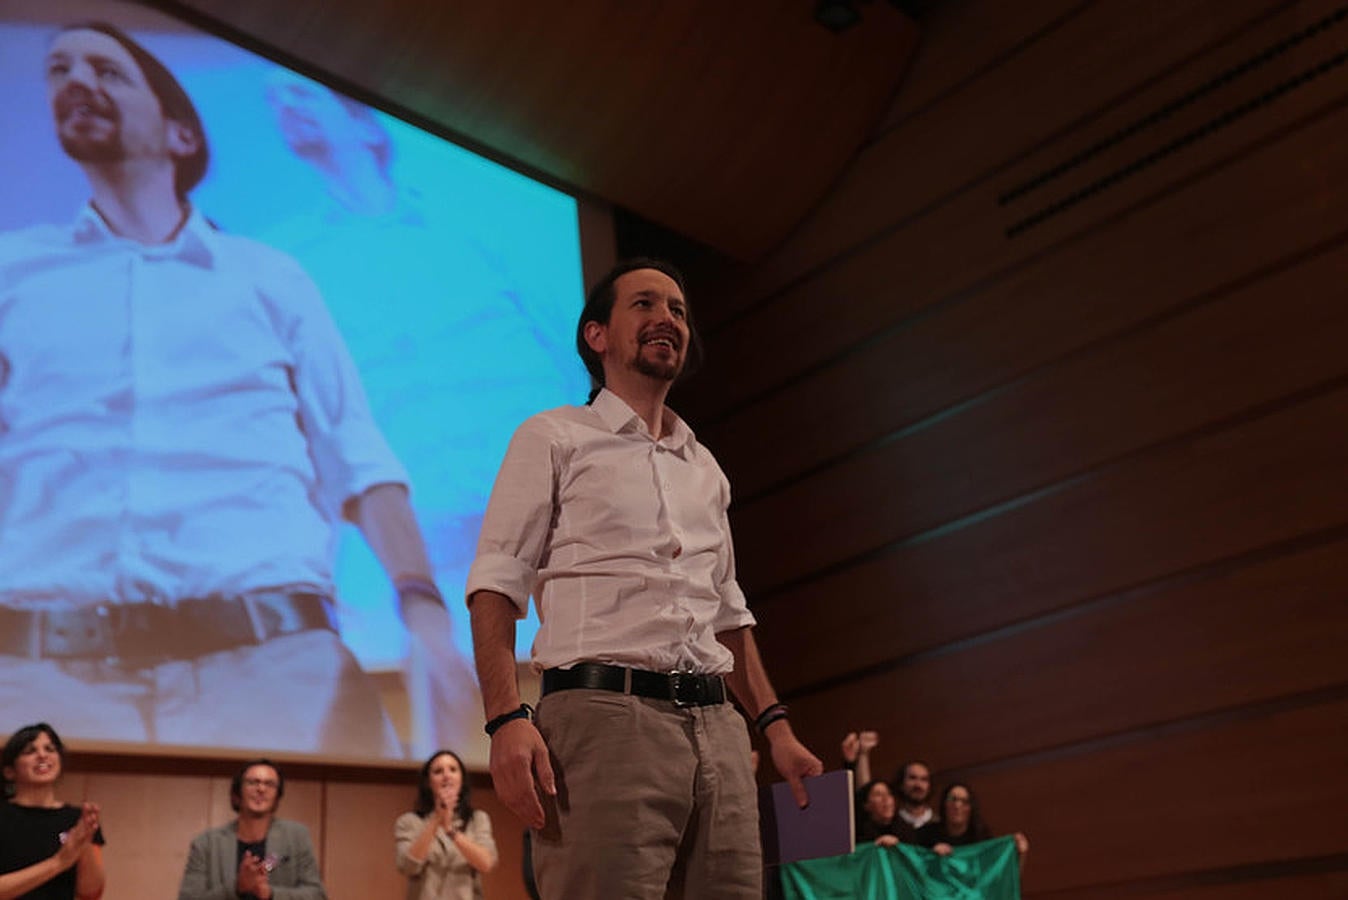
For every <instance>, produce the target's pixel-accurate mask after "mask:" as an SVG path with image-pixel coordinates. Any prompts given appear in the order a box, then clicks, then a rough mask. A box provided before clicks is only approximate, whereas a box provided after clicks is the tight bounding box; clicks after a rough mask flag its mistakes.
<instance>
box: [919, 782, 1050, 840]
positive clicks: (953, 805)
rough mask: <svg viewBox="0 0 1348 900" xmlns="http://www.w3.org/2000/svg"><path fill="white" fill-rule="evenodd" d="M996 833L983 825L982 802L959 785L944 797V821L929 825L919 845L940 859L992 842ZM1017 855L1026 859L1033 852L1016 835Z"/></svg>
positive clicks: (920, 835) (954, 785) (967, 788)
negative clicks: (954, 850)
mask: <svg viewBox="0 0 1348 900" xmlns="http://www.w3.org/2000/svg"><path fill="white" fill-rule="evenodd" d="M992 837H993V834H992V829H990V828H988V826H987V823H986V822H984V821H983V815H982V813H981V812H979V809H978V798H977V797H975V796H974V792H973V789H972V788H970V787H969V786H968V785H967V784H963V783H962V782H958V781H956V782H955V783H953V784H951V785H949V786H948V787H946V789H945V790H944V791H943V792H942V793H941V820H940V821H938V822H928V823H927V824H926V825H923V826H922V827H921V828H919V829H918V831H917V843H919V844H921V845H922V846H923V847H927V848H929V849H930V850H932V851H933V852H935V853H937V854H938V855H940V856H949V855H950V851H951V849H952V848H953V847H962V846H964V845H965V844H976V843H978V842H979V841H987V840H991V839H992ZM1015 838H1016V851H1017V852H1018V853H1019V854H1020V855H1021V857H1022V858H1024V856H1025V854H1026V853H1027V852H1028V851H1029V849H1030V842H1029V841H1028V840H1027V839H1026V838H1025V835H1023V834H1021V833H1020V832H1016V835H1015Z"/></svg>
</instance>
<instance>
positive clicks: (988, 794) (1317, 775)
mask: <svg viewBox="0 0 1348 900" xmlns="http://www.w3.org/2000/svg"><path fill="white" fill-rule="evenodd" d="M1346 768H1348V699H1344V698H1340V699H1339V700H1337V701H1334V702H1329V703H1325V704H1322V705H1318V706H1311V707H1304V708H1289V709H1281V710H1279V709H1273V710H1267V711H1264V710H1255V711H1251V712H1250V713H1248V714H1242V715H1235V716H1231V717H1229V718H1226V719H1217V720H1212V721H1204V722H1197V723H1193V724H1191V725H1188V726H1183V727H1176V728H1173V729H1169V730H1167V729H1161V730H1158V731H1156V732H1153V733H1148V734H1139V735H1136V736H1133V737H1132V738H1130V739H1127V740H1122V741H1120V742H1118V743H1117V744H1115V745H1112V746H1111V745H1107V744H1102V745H1100V746H1097V747H1091V748H1079V749H1078V751H1077V752H1073V753H1065V754H1063V755H1060V756H1058V757H1048V758H1043V759H1027V760H1024V761H1021V762H1014V763H1008V764H1006V765H1004V766H1001V767H998V768H988V769H982V770H969V771H950V772H948V773H945V774H944V775H943V776H942V778H941V779H938V780H944V779H946V778H948V779H952V780H953V779H957V778H958V779H964V780H968V781H969V782H970V783H971V784H973V785H974V789H975V791H976V792H977V793H978V797H979V801H980V803H981V804H982V807H983V810H984V812H985V814H986V816H987V818H988V820H989V821H990V822H991V823H992V824H993V827H994V828H995V829H1000V830H1002V831H1003V832H1009V831H1023V832H1025V833H1026V834H1027V835H1028V836H1029V839H1030V842H1031V850H1030V853H1031V859H1030V861H1029V863H1028V865H1027V866H1026V871H1025V887H1026V890H1027V894H1028V896H1030V897H1033V896H1034V895H1035V893H1036V892H1037V891H1041V890H1042V891H1049V890H1075V889H1079V888H1082V887H1086V886H1089V885H1098V884H1110V883H1114V882H1120V881H1130V880H1143V879H1150V878H1157V877H1162V876H1171V875H1177V874H1181V873H1194V872H1206V871H1211V870H1215V869H1222V868H1226V867H1231V866H1236V865H1241V864H1244V863H1248V862H1254V861H1258V862H1272V861H1286V860H1311V859H1316V858H1319V857H1324V856H1329V855H1337V854H1341V853H1342V852H1343V848H1344V847H1345V846H1348V817H1345V816H1344V815H1342V810H1343V808H1344V804H1345V803H1348V779H1345V778H1344V777H1343V772H1344V771H1345V769H1346ZM1270 777H1271V778H1276V779H1278V784H1277V788H1276V790H1269V789H1267V786H1266V782H1265V779H1267V778H1270ZM1293 822H1295V823H1297V827H1287V826H1289V825H1290V824H1291V823H1293Z"/></svg>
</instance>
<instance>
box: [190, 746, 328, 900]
mask: <svg viewBox="0 0 1348 900" xmlns="http://www.w3.org/2000/svg"><path fill="white" fill-rule="evenodd" d="M285 786H286V783H285V776H283V775H282V774H281V770H280V769H279V768H278V767H277V765H276V763H274V762H272V761H271V760H267V759H255V760H252V761H250V762H247V763H245V764H244V766H243V768H242V769H240V770H239V772H238V773H237V774H236V775H235V776H234V780H233V781H232V782H231V783H230V786H229V803H230V806H232V807H233V808H234V811H235V812H236V813H238V814H239V815H238V818H236V819H235V820H234V821H232V822H230V823H228V824H226V825H221V826H220V827H219V828H211V829H208V830H207V831H203V832H202V833H201V834H199V835H197V836H196V837H195V838H194V839H193V840H192V849H191V850H189V851H188V854H187V868H186V869H185V870H184V871H183V880H182V884H181V885H179V887H178V900H215V898H219V897H243V898H246V900H271V898H272V896H274V893H275V891H276V890H277V889H280V890H281V894H280V896H282V897H284V898H285V900H325V898H326V897H327V893H326V892H325V891H324V890H323V883H322V882H321V881H320V880H319V877H318V859H317V858H316V857H315V856H314V847H313V843H312V842H311V841H310V840H309V829H307V828H305V827H304V826H303V825H301V824H299V823H298V822H291V821H288V820H286V819H278V818H276V808H277V807H278V806H279V805H280V803H281V797H282V796H283V795H284V794H285Z"/></svg>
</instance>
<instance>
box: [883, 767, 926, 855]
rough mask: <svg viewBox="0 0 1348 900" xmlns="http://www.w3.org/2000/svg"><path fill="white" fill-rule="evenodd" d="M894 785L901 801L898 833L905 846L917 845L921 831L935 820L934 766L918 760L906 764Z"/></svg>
mask: <svg viewBox="0 0 1348 900" xmlns="http://www.w3.org/2000/svg"><path fill="white" fill-rule="evenodd" d="M893 786H894V790H895V792H896V793H897V794H898V796H897V798H896V799H897V800H898V801H899V810H898V814H897V818H896V819H895V820H894V833H895V834H896V835H898V837H899V840H900V841H902V842H903V843H905V844H915V843H917V830H918V829H919V828H921V827H922V826H924V825H926V824H928V823H929V822H931V821H932V820H933V819H935V816H934V815H933V814H932V810H931V806H930V804H929V801H930V800H931V766H929V765H927V764H926V763H924V762H918V761H917V760H913V761H912V762H907V763H904V764H903V765H902V766H900V767H899V772H898V774H897V775H896V776H895V777H894V782H893Z"/></svg>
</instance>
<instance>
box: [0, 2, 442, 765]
mask: <svg viewBox="0 0 1348 900" xmlns="http://www.w3.org/2000/svg"><path fill="white" fill-rule="evenodd" d="M45 74H46V84H47V91H48V97H49V100H50V104H51V110H52V113H53V116H54V119H55V126H56V131H57V135H58V137H59V139H60V142H61V146H62V147H63V148H64V149H65V151H66V153H67V154H68V155H69V156H70V157H71V158H72V159H73V160H74V161H75V162H76V163H78V164H79V166H80V168H81V169H82V171H83V172H84V174H85V176H86V178H87V179H88V182H89V187H90V190H91V193H92V199H91V201H90V202H89V203H88V204H87V205H86V206H85V207H84V209H83V210H81V212H80V213H79V215H78V217H77V219H76V221H75V223H74V225H73V226H71V227H66V228H53V227H35V228H30V229H24V230H22V231H18V232H13V233H10V234H7V235H4V236H0V705H3V707H4V708H5V709H7V710H11V711H13V714H14V715H16V716H18V717H19V718H23V717H24V716H25V715H27V716H29V717H32V716H33V715H35V711H37V710H42V711H47V710H50V709H51V708H54V707H55V708H61V709H63V710H64V716H65V717H66V718H67V719H68V720H69V721H71V722H75V723H78V725H77V728H76V729H75V730H77V731H78V734H79V736H80V737H84V738H96V739H104V740H119V741H120V740H125V741H136V742H139V741H145V740H150V741H156V742H161V743H167V744H189V745H220V746H247V747H265V748H269V749H285V750H298V751H311V752H324V753H336V754H344V755H352V756H388V755H395V754H398V753H400V749H401V748H400V747H399V744H398V741H397V739H396V736H395V735H394V733H393V730H392V728H391V726H390V725H389V722H388V719H387V717H386V715H385V713H384V710H383V707H382V705H381V703H380V698H379V695H378V692H377V691H376V690H375V688H374V686H373V685H372V684H371V682H370V681H369V680H368V679H367V678H366V677H365V676H364V674H363V673H362V672H361V671H360V669H359V667H358V666H357V664H356V662H355V660H354V658H353V657H352V655H351V654H350V652H349V651H348V650H347V649H346V647H345V646H344V645H343V644H342V643H341V640H340V638H339V637H338V635H337V633H336V630H335V628H334V626H333V610H332V602H333V601H332V574H331V558H332V544H333V540H334V528H335V526H336V524H337V523H338V522H339V521H340V520H341V519H343V518H345V519H347V520H349V521H352V522H354V523H355V524H356V525H357V526H358V527H359V528H360V530H361V531H362V533H363V534H364V535H365V537H366V539H367V540H368V541H369V543H370V545H371V547H372V549H373V550H374V552H375V554H376V556H377V557H378V558H379V560H380V562H381V563H382V564H383V566H384V568H385V569H386V570H387V572H388V573H389V575H390V576H391V577H392V578H393V580H394V583H395V585H396V586H397V587H398V589H399V592H400V596H401V601H402V613H403V615H404V617H405V619H406V621H407V622H408V623H409V628H410V629H411V630H412V631H413V632H414V633H415V634H417V635H419V636H421V637H423V638H424V639H425V640H426V641H427V642H428V643H429V644H430V645H431V646H433V647H437V648H441V649H443V648H444V647H447V646H448V641H447V634H448V616H447V613H446V612H445V610H444V607H443V603H442V601H441V600H440V598H439V594H438V591H437V590H436V587H435V584H434V583H433V581H432V580H431V578H430V567H429V565H428V563H427V560H426V554H425V550H424V547H423V543H422V539H421V535H420V532H419V529H418V526H417V523H416V520H415V518H414V516H413V514H412V510H411V505H410V502H409V499H408V491H407V477H406V475H405V473H404V470H403V468H402V466H401V465H400V463H399V461H398V460H397V459H396V458H395V457H394V456H393V454H392V452H391V451H390V450H389V448H388V446H387V444H386V443H385V441H384V439H383V437H382V435H381V434H380V432H379V429H378V428H377V427H376V425H375V423H374V421H373V418H372V416H371V414H370V411H369V408H368V404H367V402H366V398H365V394H364V391H363V389H362V386H361V383H360V379H359V377H358V374H357V372H356V369H355V366H354V365H353V364H352V362H351V359H350V357H349V355H348V353H347V351H346V348H345V346H344V344H343V342H342V339H341V336H340V335H339V333H338V331H337V329H336V327H335V326H334V324H333V322H332V320H331V318H330V316H329V315H328V313H327V311H326V309H325V307H324V305H323V301H322V298H321V297H320V296H319V293H318V291H317V289H316V288H315V287H314V285H313V283H312V282H311V281H310V279H309V277H308V276H307V275H306V273H305V272H304V271H303V270H302V269H301V268H300V266H299V265H298V264H297V263H296V262H295V261H294V260H293V259H292V258H290V257H288V256H286V255H285V254H283V253H281V252H279V251H276V250H274V249H272V248H270V247H267V246H265V245H263V244H259V243H257V242H254V241H251V240H247V239H244V238H240V237H237V236H232V235H228V234H225V233H222V232H220V231H219V230H218V229H216V228H215V227H214V226H213V225H212V224H211V223H210V222H209V221H208V220H207V219H206V218H205V216H204V215H203V214H202V212H201V211H200V210H198V209H196V208H194V207H193V205H192V203H191V200H190V195H191V192H192V190H193V189H194V188H195V187H196V185H197V184H198V182H200V180H201V179H202V178H203V177H204V175H205V173H206V171H207V167H208V163H209V151H208V145H207V139H206V133H205V129H204V128H203V126H202V123H201V120H200V118H199V116H198V114H197V112H196V110H195V108H194V106H193V103H192V101H191V99H190V98H189V97H188V96H187V94H186V93H185V91H184V90H183V89H182V87H181V86H180V85H179V83H178V82H177V80H176V79H175V78H174V76H173V75H172V74H171V73H170V72H169V71H168V69H166V68H165V67H164V66H163V65H162V64H161V63H160V62H159V61H158V60H157V59H155V58H154V57H153V56H151V55H150V54H149V53H148V52H147V51H146V50H145V49H144V48H143V47H141V46H140V45H139V44H137V43H136V42H135V41H133V40H132V39H131V38H130V37H128V36H127V35H126V34H124V33H123V32H121V31H119V30H118V29H117V28H115V27H112V26H109V25H103V24H86V25H79V26H75V27H72V28H68V29H66V30H64V31H62V32H61V33H59V34H58V35H57V36H56V37H55V39H54V40H53V41H52V43H51V45H50V47H49V51H48V54H47V57H46V62H45ZM24 709H28V710H29V712H28V713H24V712H23V710H24Z"/></svg>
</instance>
